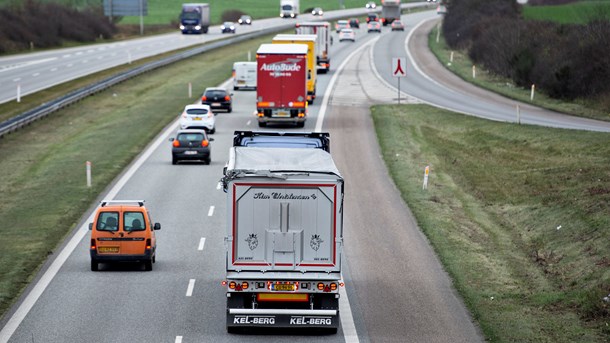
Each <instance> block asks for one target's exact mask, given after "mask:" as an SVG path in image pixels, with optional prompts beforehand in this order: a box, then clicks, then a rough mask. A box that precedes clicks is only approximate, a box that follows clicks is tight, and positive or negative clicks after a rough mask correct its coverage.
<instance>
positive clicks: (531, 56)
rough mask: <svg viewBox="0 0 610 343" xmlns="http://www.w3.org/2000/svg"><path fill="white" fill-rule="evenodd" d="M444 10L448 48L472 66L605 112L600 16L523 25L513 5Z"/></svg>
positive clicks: (474, 1)
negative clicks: (600, 104)
mask: <svg viewBox="0 0 610 343" xmlns="http://www.w3.org/2000/svg"><path fill="white" fill-rule="evenodd" d="M447 9H448V11H447V14H446V15H445V19H444V21H443V26H442V30H443V35H444V36H445V39H446V41H447V44H448V45H449V46H450V47H451V48H452V49H460V50H466V51H467V52H468V55H469V57H470V58H471V59H472V61H473V62H474V63H475V64H478V65H482V66H484V67H485V68H486V69H488V70H489V71H491V72H493V73H495V74H498V75H502V76H505V77H509V78H511V79H512V80H513V82H514V83H515V84H516V85H518V86H522V87H530V86H531V85H532V84H535V85H536V87H537V88H539V89H543V90H544V91H545V93H547V94H548V95H549V96H551V97H554V98H559V99H566V100H573V99H576V98H584V99H598V100H602V101H604V104H605V106H606V107H608V108H610V82H608V80H610V22H609V21H608V20H606V19H603V17H602V16H601V15H600V17H599V18H591V20H590V21H589V22H588V23H587V24H584V25H581V24H558V23H554V22H547V21H535V20H525V19H523V17H522V16H521V13H520V10H521V6H520V5H519V4H518V3H517V2H516V1H515V0H452V1H451V2H450V3H448V4H447Z"/></svg>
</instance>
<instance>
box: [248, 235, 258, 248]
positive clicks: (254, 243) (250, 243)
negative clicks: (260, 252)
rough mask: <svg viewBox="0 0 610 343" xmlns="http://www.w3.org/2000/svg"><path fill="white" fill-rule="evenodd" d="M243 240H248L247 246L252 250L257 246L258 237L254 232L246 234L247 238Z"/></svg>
mask: <svg viewBox="0 0 610 343" xmlns="http://www.w3.org/2000/svg"><path fill="white" fill-rule="evenodd" d="M245 241H246V242H248V248H250V250H254V249H256V247H257V246H258V238H257V237H256V234H255V233H251V234H250V235H248V238H246V239H245Z"/></svg>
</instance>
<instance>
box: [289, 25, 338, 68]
mask: <svg viewBox="0 0 610 343" xmlns="http://www.w3.org/2000/svg"><path fill="white" fill-rule="evenodd" d="M295 33H296V34H298V35H316V36H318V39H317V40H316V64H317V65H318V70H319V72H320V73H321V74H323V73H328V71H329V70H330V23H329V22H327V21H304V22H300V23H297V24H296V25H295Z"/></svg>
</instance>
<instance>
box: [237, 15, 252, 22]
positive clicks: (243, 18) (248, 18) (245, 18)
mask: <svg viewBox="0 0 610 343" xmlns="http://www.w3.org/2000/svg"><path fill="white" fill-rule="evenodd" d="M237 22H238V23H239V25H252V17H251V16H249V15H247V14H244V15H242V16H241V17H239V19H238V20H237Z"/></svg>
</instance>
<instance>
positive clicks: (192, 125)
mask: <svg viewBox="0 0 610 343" xmlns="http://www.w3.org/2000/svg"><path fill="white" fill-rule="evenodd" d="M180 128H181V129H203V130H206V131H207V132H208V133H215V132H216V118H215V116H214V112H212V109H211V108H210V106H209V105H203V104H191V105H186V106H185V107H184V111H182V114H181V115H180Z"/></svg>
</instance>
